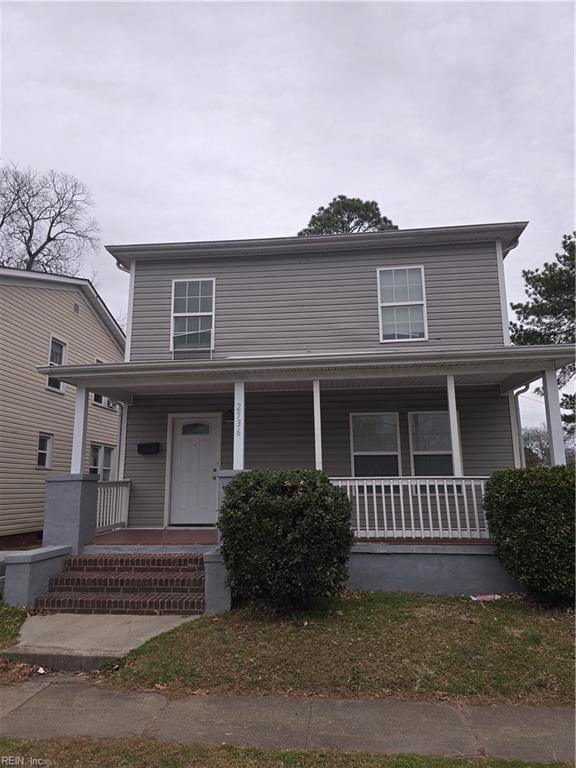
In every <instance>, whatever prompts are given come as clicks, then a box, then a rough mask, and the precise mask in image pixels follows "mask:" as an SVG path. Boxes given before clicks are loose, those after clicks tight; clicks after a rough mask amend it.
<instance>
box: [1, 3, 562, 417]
mask: <svg viewBox="0 0 576 768" xmlns="http://www.w3.org/2000/svg"><path fill="white" fill-rule="evenodd" d="M573 15H574V7H573V5H572V4H571V3H548V2H545V3H523V2H515V3H409V2H406V3H404V2H397V3H360V2H358V3H327V2H325V3H246V4H244V3H184V2H182V3H113V2H110V3H109V2H99V3H89V2H83V3H21V2H18V3H5V4H3V6H2V18H1V22H2V26H1V44H2V55H1V64H2V71H1V99H0V106H1V136H0V142H1V144H0V151H1V154H2V160H3V161H14V162H17V163H20V164H22V165H31V166H33V167H35V168H38V169H41V170H46V169H48V168H55V169H58V170H62V171H66V172H68V173H71V174H73V175H75V176H77V177H78V178H80V179H82V180H83V181H84V182H85V183H86V184H87V185H88V187H89V188H90V189H91V190H92V191H93V194H94V197H95V200H96V216H97V218H98V221H99V223H100V227H101V234H102V241H103V242H104V243H120V242H139V241H170V240H203V239H226V238H239V237H259V236H263V237H264V236H273V235H289V234H295V233H296V232H297V231H298V229H300V228H301V227H302V226H304V225H305V224H306V223H307V221H308V218H309V216H310V214H311V213H312V212H314V211H315V210H316V208H317V207H318V206H319V205H321V204H325V203H327V202H329V201H330V199H331V198H332V197H333V196H334V195H336V194H347V195H350V196H358V197H362V198H365V199H374V200H377V201H378V202H379V203H380V206H381V209H382V212H383V213H385V214H386V215H387V216H389V217H390V218H392V219H393V221H394V222H395V223H397V224H398V225H399V226H400V227H401V228H408V227H426V226H437V225H450V224H468V223H477V222H488V221H502V220H520V219H521V220H524V219H528V220H530V226H529V228H528V230H527V232H526V233H525V235H524V236H523V238H522V240H521V243H520V246H519V247H518V248H517V249H516V250H515V251H513V252H512V253H511V254H510V256H509V257H508V259H507V264H506V277H507V284H508V293H509V298H510V299H512V300H514V299H519V298H520V297H521V296H522V285H523V281H522V278H521V274H520V272H521V269H522V268H525V267H528V266H538V265H540V264H541V263H542V262H543V261H544V260H545V259H546V258H551V257H552V256H553V254H554V252H555V251H556V250H558V246H559V244H560V241H561V236H562V234H563V233H564V232H568V231H570V230H571V229H572V228H573V227H574V222H573V219H574V156H573V141H574V92H573V86H574V83H573V79H574V53H573V51H574V41H573V33H574V21H573ZM91 262H92V263H93V264H94V265H95V266H96V268H97V270H98V273H99V281H98V283H99V288H100V290H101V293H102V295H103V296H104V298H105V300H106V301H107V302H108V303H109V305H110V307H111V308H112V310H113V311H114V312H115V313H116V314H117V315H122V314H124V313H125V305H126V298H127V280H126V279H125V277H124V276H123V275H122V274H121V273H120V272H119V271H118V270H117V269H116V267H115V266H114V262H113V260H112V258H111V257H110V256H108V255H107V254H106V252H105V251H104V250H103V249H100V251H99V253H98V254H97V256H96V257H94V258H93V259H91ZM87 269H88V265H87ZM530 397H535V396H534V395H531V396H530ZM523 411H524V417H525V420H527V421H529V422H532V423H540V422H541V421H542V420H543V409H542V407H541V404H540V403H537V402H534V401H533V400H528V399H527V398H524V399H523Z"/></svg>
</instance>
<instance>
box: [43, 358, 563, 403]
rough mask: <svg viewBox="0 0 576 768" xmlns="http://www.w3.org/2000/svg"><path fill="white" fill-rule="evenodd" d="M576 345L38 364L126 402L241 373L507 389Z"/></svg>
mask: <svg viewBox="0 0 576 768" xmlns="http://www.w3.org/2000/svg"><path fill="white" fill-rule="evenodd" d="M573 355H574V353H573V349H572V347H571V346H570V345H549V346H531V347H498V348H494V349H487V350H477V349H468V350H457V351H453V350H449V351H446V350H442V351H434V352H431V351H429V350H426V351H422V350H419V351H414V352H413V353H412V354H407V353H402V354H391V353H389V352H385V353H369V354H362V353H358V354H356V355H317V356H306V357H300V356H294V357H290V356H286V357H280V358H256V357H255V358H243V359H242V358H236V359H233V358H227V359H219V360H211V361H208V360H203V361H177V362H176V361H168V362H143V363H139V362H132V363H115V364H110V365H106V364H98V365H86V366H60V367H55V366H52V367H50V368H48V367H42V368H39V369H38V370H39V371H40V372H41V373H43V374H48V373H49V374H50V375H51V376H57V377H58V378H59V379H62V380H63V381H64V382H66V383H68V384H72V385H74V386H76V385H84V386H86V387H87V388H88V389H90V390H93V391H96V392H99V393H101V394H103V395H107V396H108V397H111V398H114V399H116V400H121V401H124V402H130V401H131V399H132V397H133V396H134V395H153V394H183V393H195V392H198V393H199V392H232V391H233V387H234V382H235V381H244V382H246V389H247V390H248V391H264V390H295V389H311V386H312V384H311V382H312V380H314V379H318V380H320V381H321V382H322V388H323V389H352V388H353V389H356V388H382V387H388V388H394V389H399V388H402V389H404V388H418V387H445V386H446V378H445V377H446V375H448V374H451V375H453V376H454V377H455V383H456V386H459V387H463V386H471V387H472V386H483V385H494V384H497V385H499V386H500V387H501V390H502V392H507V391H509V390H510V389H514V388H516V387H519V386H521V385H522V384H525V383H527V382H530V381H533V380H534V379H537V378H539V377H540V376H541V375H542V371H543V370H545V369H547V368H548V369H549V368H556V369H559V368H561V367H562V366H564V365H566V364H567V363H569V362H571V361H572V360H573Z"/></svg>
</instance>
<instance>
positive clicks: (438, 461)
mask: <svg viewBox="0 0 576 768" xmlns="http://www.w3.org/2000/svg"><path fill="white" fill-rule="evenodd" d="M409 419H410V446H411V449H412V466H413V470H414V474H415V475H417V476H420V477H431V476H435V477H449V476H451V475H452V474H453V467H452V442H451V439H450V418H449V415H448V411H429V412H424V413H410V414H409Z"/></svg>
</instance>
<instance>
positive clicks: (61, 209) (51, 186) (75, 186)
mask: <svg viewBox="0 0 576 768" xmlns="http://www.w3.org/2000/svg"><path fill="white" fill-rule="evenodd" d="M92 207H93V202H92V198H91V195H90V192H89V191H88V189H87V188H86V186H85V185H84V184H83V183H82V182H81V181H79V180H78V179H75V178H74V177H73V176H69V175H68V174H65V173H59V172H57V171H48V173H46V174H39V173H37V172H35V171H32V170H30V169H25V170H20V169H19V168H17V167H16V166H14V165H8V166H3V167H0V266H5V267H13V268H16V269H24V270H28V271H31V270H36V271H39V272H54V273H56V274H65V275H75V274H77V272H78V269H79V266H80V262H81V259H82V257H83V255H84V253H85V251H86V250H87V249H95V248H96V246H97V244H98V226H97V224H96V221H95V220H94V219H93V218H91V217H90V216H89V213H90V209H91V208H92Z"/></svg>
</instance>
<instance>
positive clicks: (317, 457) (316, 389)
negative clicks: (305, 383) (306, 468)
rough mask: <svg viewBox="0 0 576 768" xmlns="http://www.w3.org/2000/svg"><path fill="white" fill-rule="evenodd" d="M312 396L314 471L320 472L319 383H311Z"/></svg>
mask: <svg viewBox="0 0 576 768" xmlns="http://www.w3.org/2000/svg"><path fill="white" fill-rule="evenodd" d="M312 393H313V396H314V457H315V461H316V469H318V470H320V471H322V410H321V401H320V382H319V381H318V380H316V379H315V380H314V381H313V382H312Z"/></svg>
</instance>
